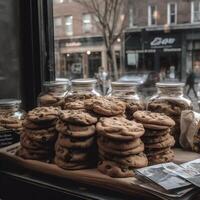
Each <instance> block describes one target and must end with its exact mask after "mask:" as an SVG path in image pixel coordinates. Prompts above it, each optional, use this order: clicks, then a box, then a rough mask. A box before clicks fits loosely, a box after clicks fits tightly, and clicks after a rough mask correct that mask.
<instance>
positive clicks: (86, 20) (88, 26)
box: [83, 14, 92, 33]
mask: <svg viewBox="0 0 200 200" xmlns="http://www.w3.org/2000/svg"><path fill="white" fill-rule="evenodd" d="M91 30H92V17H91V14H83V32H84V33H88V32H91Z"/></svg>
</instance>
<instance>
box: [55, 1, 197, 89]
mask: <svg viewBox="0 0 200 200" xmlns="http://www.w3.org/2000/svg"><path fill="white" fill-rule="evenodd" d="M91 1H92V2H93V3H96V4H95V5H96V7H95V9H94V8H93V7H92V5H89V6H87V5H88V4H87V3H88V2H91ZM99 2H101V4H98V0H89V1H88V0H81V1H71V3H69V0H68V1H67V0H65V1H64V2H63V3H62V4H56V5H55V6H54V16H55V18H56V17H61V18H62V24H61V25H60V26H59V27H57V28H56V30H58V29H59V33H60V35H59V36H58V35H56V34H55V44H56V52H55V54H56V69H57V76H62V77H65V78H66V77H68V78H76V77H89V78H94V77H98V76H97V75H98V71H99V70H98V69H102V68H103V69H104V70H105V71H106V72H108V73H109V74H110V77H111V78H112V80H119V79H120V78H121V77H125V79H129V78H130V77H129V74H131V73H133V74H134V76H132V80H133V79H134V78H135V74H145V76H144V77H147V76H148V74H149V73H150V72H152V71H153V72H156V73H157V74H158V75H161V77H162V80H169V79H170V77H175V81H182V82H184V81H185V78H186V71H187V70H188V68H189V67H192V65H194V64H192V63H193V60H192V59H193V58H194V56H193V54H194V53H193V52H194V51H197V50H199V45H198V43H196V41H200V30H199V28H198V23H199V22H200V9H199V2H200V1H199V0H198V1H197V0H195V1H194V2H195V3H194V7H195V8H194V10H193V11H194V12H192V10H191V5H193V4H191V2H192V1H186V0H174V1H164V0H163V1H161V0H153V1H138V0H127V1H124V0H119V1H117V2H119V3H120V2H122V3H121V4H120V7H119V8H118V11H119V13H115V14H116V17H113V16H114V10H112V7H110V8H109V9H110V10H106V6H105V5H104V2H107V3H109V2H111V1H110V0H104V1H101V0H99ZM102 2H103V3H102ZM124 2H127V4H126V3H124ZM107 5H108V4H107ZM96 11H98V13H97V12H96ZM105 13H106V15H105ZM191 13H192V15H191ZM121 16H123V17H121ZM191 19H192V21H194V22H195V23H194V24H192V23H193V22H191ZM124 21H125V23H121V22H124ZM56 23H57V24H59V22H58V21H57V22H56ZM120 31H121V32H120ZM194 44H195V45H194ZM196 44H197V45H196ZM197 55H199V54H197ZM188 64H190V66H187V65H188ZM100 67H102V68H100ZM172 68H173V69H174V71H173V73H174V76H171V75H170V73H171V71H170V69H172ZM138 76H139V75H138ZM133 77H134V78H133ZM150 77H151V76H150ZM199 77H200V76H199ZM154 86H155V84H154Z"/></svg>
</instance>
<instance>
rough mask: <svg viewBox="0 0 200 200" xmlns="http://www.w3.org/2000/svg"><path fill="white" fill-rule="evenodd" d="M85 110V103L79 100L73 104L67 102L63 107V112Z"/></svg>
mask: <svg viewBox="0 0 200 200" xmlns="http://www.w3.org/2000/svg"><path fill="white" fill-rule="evenodd" d="M80 109H85V103H84V101H81V100H76V101H73V102H67V103H65V105H64V110H80Z"/></svg>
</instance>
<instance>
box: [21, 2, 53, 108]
mask: <svg viewBox="0 0 200 200" xmlns="http://www.w3.org/2000/svg"><path fill="white" fill-rule="evenodd" d="M19 4H20V5H19V6H20V42H21V44H20V61H21V63H20V64H21V69H20V74H21V84H20V85H21V98H22V102H23V108H24V109H25V110H30V109H32V108H34V107H36V106H37V96H38V94H39V93H40V92H41V88H42V83H43V82H44V81H53V80H55V58H54V29H53V27H54V26H53V0H20V1H19Z"/></svg>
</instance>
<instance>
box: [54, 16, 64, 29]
mask: <svg viewBox="0 0 200 200" xmlns="http://www.w3.org/2000/svg"><path fill="white" fill-rule="evenodd" d="M54 26H55V27H57V26H62V18H61V17H55V18H54Z"/></svg>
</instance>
